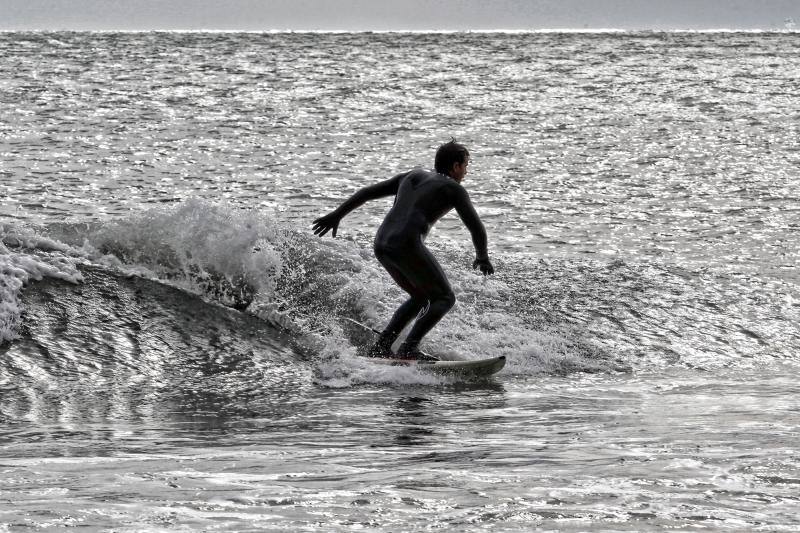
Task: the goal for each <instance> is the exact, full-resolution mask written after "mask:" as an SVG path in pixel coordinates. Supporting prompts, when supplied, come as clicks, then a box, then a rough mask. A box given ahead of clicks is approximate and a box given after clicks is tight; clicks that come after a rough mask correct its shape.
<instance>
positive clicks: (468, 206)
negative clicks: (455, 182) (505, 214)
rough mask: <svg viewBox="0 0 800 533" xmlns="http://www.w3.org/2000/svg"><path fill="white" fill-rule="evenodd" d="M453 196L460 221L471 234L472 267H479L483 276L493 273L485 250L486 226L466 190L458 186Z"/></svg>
mask: <svg viewBox="0 0 800 533" xmlns="http://www.w3.org/2000/svg"><path fill="white" fill-rule="evenodd" d="M454 196H455V198H454V202H453V207H455V208H456V212H457V213H458V216H459V217H461V221H462V222H463V223H464V225H465V226H467V229H468V230H469V232H470V234H471V235H472V244H473V245H474V246H475V261H474V262H473V263H472V268H480V269H481V273H483V275H484V276H486V275H488V274H494V267H493V266H492V263H491V262H490V261H489V252H488V250H487V238H486V228H484V227H483V222H481V219H480V217H479V216H478V213H477V211H475V207H473V205H472V202H471V201H470V199H469V194H468V193H467V190H466V189H464V188H463V187H461V186H458V187H457V188H456V189H455V194H454Z"/></svg>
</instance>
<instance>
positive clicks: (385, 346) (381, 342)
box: [367, 336, 394, 357]
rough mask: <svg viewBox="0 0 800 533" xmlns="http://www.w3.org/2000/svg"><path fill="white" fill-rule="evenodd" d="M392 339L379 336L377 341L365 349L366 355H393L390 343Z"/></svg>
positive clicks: (392, 341)
mask: <svg viewBox="0 0 800 533" xmlns="http://www.w3.org/2000/svg"><path fill="white" fill-rule="evenodd" d="M393 343H394V339H391V338H388V337H383V336H380V337H378V341H377V342H376V343H375V344H373V345H372V347H370V348H369V349H368V350H367V357H394V354H393V353H392V344H393Z"/></svg>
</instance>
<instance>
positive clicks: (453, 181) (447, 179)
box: [313, 139, 494, 359]
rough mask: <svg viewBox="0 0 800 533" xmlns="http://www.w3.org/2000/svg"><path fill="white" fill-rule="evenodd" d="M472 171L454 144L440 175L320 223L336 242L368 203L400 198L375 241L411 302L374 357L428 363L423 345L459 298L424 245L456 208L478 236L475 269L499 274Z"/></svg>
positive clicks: (414, 180) (441, 158) (420, 175)
mask: <svg viewBox="0 0 800 533" xmlns="http://www.w3.org/2000/svg"><path fill="white" fill-rule="evenodd" d="M468 165H469V151H468V150H467V149H466V147H464V146H463V145H461V144H459V143H457V142H456V141H455V139H453V140H452V141H450V142H448V143H445V144H443V145H442V146H440V147H439V149H438V150H437V151H436V158H435V161H434V167H435V169H436V171H435V172H431V171H429V170H424V169H421V168H417V169H414V170H410V171H408V172H405V173H403V174H398V175H397V176H395V177H393V178H391V179H388V180H386V181H382V182H380V183H376V184H374V185H370V186H368V187H364V188H363V189H361V190H359V191H357V192H356V193H355V194H353V195H352V196H351V197H350V198H348V199H347V200H345V202H344V203H342V205H340V206H339V207H338V208H337V209H336V210H334V211H333V212H331V213H329V214H327V215H325V216H323V217H320V218H318V219H316V220H315V221H314V223H313V230H314V234H315V235H319V236H320V237H321V236H323V235H325V234H326V233H327V232H328V231H331V235H332V236H333V237H336V231H337V230H338V228H339V222H340V221H341V220H342V218H344V217H345V215H347V214H348V213H350V212H351V211H353V210H354V209H356V208H357V207H359V206H361V205H362V204H364V203H365V202H367V201H368V200H374V199H376V198H382V197H384V196H392V195H394V197H395V198H394V205H393V206H392V208H391V209H390V210H389V213H387V215H386V218H384V220H383V223H382V224H381V226H380V228H378V233H377V234H376V235H375V245H374V249H375V257H377V258H378V261H380V263H381V265H383V267H384V268H385V269H386V271H387V272H388V273H389V275H390V276H392V279H394V281H395V282H396V283H397V284H398V285H399V286H400V287H401V288H402V289H403V290H404V291H406V292H407V293H408V294H409V296H410V298H409V299H408V300H407V301H406V302H404V303H403V304H402V305H401V306H400V307H399V308H398V309H397V311H395V313H394V315H393V316H392V319H391V320H390V321H389V324H388V325H387V326H386V328H385V329H384V330H383V332H382V333H381V334H380V335H379V336H378V340H377V342H376V343H375V345H374V346H372V348H370V350H369V352H368V355H370V356H372V357H400V358H403V359H425V358H427V356H426V355H425V354H424V353H423V352H421V351H420V350H419V343H420V341H421V340H422V338H423V337H424V336H425V335H426V334H427V333H428V332H429V331H430V330H431V329H432V328H433V327H434V326H435V325H436V324H437V323H438V322H439V320H441V318H442V317H443V316H444V315H445V314H446V313H447V312H448V311H449V310H450V309H451V308H452V307H453V305H454V304H455V301H456V297H455V295H454V294H453V290H452V289H451V288H450V283H449V282H448V281H447V276H445V274H444V271H443V270H442V267H441V266H440V265H439V262H438V261H436V258H434V257H433V255H432V254H431V252H430V251H429V250H428V249H427V248H426V247H425V244H424V240H425V237H426V236H427V234H428V231H429V230H430V228H431V226H432V225H433V224H434V223H435V222H436V221H437V220H439V219H440V218H441V217H442V216H443V215H444V214H445V213H447V212H448V211H450V210H451V209H452V208H455V209H456V212H457V213H458V215H459V217H461V220H462V221H463V222H464V224H465V225H466V226H467V228H468V229H469V231H470V233H471V234H472V243H473V245H474V246H475V255H476V256H475V261H474V262H473V264H472V268H480V271H481V273H482V274H483V275H488V274H493V273H494V267H493V266H492V263H491V262H489V255H488V252H487V249H486V230H485V229H484V227H483V224H482V223H481V219H480V218H479V217H478V213H476V212H475V208H474V207H473V206H472V202H471V201H470V199H469V195H468V194H467V191H466V189H464V187H463V186H462V185H461V181H462V180H463V179H464V177H465V176H466V175H467V166H468ZM415 316H416V317H417V320H416V321H415V322H414V325H413V326H412V328H411V331H410V332H409V333H408V336H407V337H406V339H405V341H404V342H403V343H402V344H401V345H400V347H399V348H398V350H397V353H396V354H392V344H394V342H395V341H396V340H397V338H398V336H399V335H400V332H401V331H403V328H405V327H406V325H408V323H409V322H410V321H411V320H412V319H413V318H414V317H415Z"/></svg>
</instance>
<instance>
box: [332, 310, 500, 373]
mask: <svg viewBox="0 0 800 533" xmlns="http://www.w3.org/2000/svg"><path fill="white" fill-rule="evenodd" d="M345 321H346V322H347V323H348V324H350V325H352V326H356V327H357V329H358V330H360V332H361V333H363V334H368V335H358V337H360V338H359V339H358V340H357V342H358V343H359V344H361V345H365V344H367V343H368V342H370V341H372V342H374V338H375V335H377V334H378V333H379V332H378V331H376V330H374V329H372V328H371V327H369V326H365V325H364V324H362V323H360V322H357V321H355V320H353V319H351V318H345ZM365 337H366V339H369V340H367V341H366V342H365ZM360 357H362V358H363V359H365V360H367V361H369V362H371V363H375V364H380V365H390V366H404V367H411V368H414V369H416V370H419V371H420V372H430V373H433V374H444V375H451V376H458V377H473V378H475V377H486V376H491V375H492V374H495V373H497V372H499V371H500V370H502V368H503V367H504V366H505V365H506V357H505V356H504V355H501V356H498V357H488V358H485V359H470V360H456V359H454V358H447V359H445V358H443V357H444V356H442V357H440V358H439V360H438V361H417V360H415V359H402V358H397V357H367V356H360Z"/></svg>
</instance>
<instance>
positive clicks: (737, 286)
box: [0, 199, 798, 384]
mask: <svg viewBox="0 0 800 533" xmlns="http://www.w3.org/2000/svg"><path fill="white" fill-rule="evenodd" d="M3 242H4V243H5V244H4V246H5V252H6V253H5V254H4V255H2V256H0V257H2V258H3V261H4V265H5V266H4V270H3V271H2V272H3V281H2V286H3V287H4V289H3V290H4V291H5V296H4V302H7V304H5V305H4V308H3V324H4V329H3V332H4V333H3V335H4V339H5V340H7V341H9V340H11V341H13V340H14V339H15V338H16V337H18V336H19V335H20V331H23V332H24V331H26V329H25V324H26V323H31V322H36V321H38V320H41V319H42V316H41V315H39V316H38V317H37V319H36V320H31V319H30V318H29V319H27V320H25V319H23V316H24V315H23V314H22V307H23V306H22V304H21V301H22V300H23V299H24V298H23V297H22V296H21V290H22V286H23V285H24V284H30V283H31V281H32V280H34V279H42V278H45V277H46V278H51V279H52V280H63V281H66V282H70V283H72V284H75V285H76V286H77V287H83V289H81V290H86V289H88V290H92V291H93V290H94V288H93V287H92V285H93V284H94V283H101V284H102V285H104V286H107V285H111V286H112V290H111V292H110V293H99V294H98V295H97V298H98V299H96V300H95V301H94V304H93V305H95V306H96V307H97V309H98V311H97V312H100V313H103V312H104V311H103V310H104V309H107V308H116V307H117V302H118V300H120V299H127V297H124V296H122V295H121V294H117V292H124V291H125V290H126V289H125V285H126V284H127V283H130V281H129V280H130V279H144V280H148V283H150V284H151V285H154V286H162V287H164V288H165V289H164V290H167V288H169V289H170V290H172V291H181V292H182V293H184V294H185V295H186V297H187V298H188V300H187V306H190V305H195V300H194V299H193V298H201V299H202V300H203V301H205V302H207V303H208V304H207V305H211V304H214V305H217V306H218V307H216V308H218V309H220V313H223V315H224V316H227V315H225V313H228V311H227V310H226V309H228V308H232V309H236V310H238V311H241V312H244V313H245V314H246V315H249V316H251V317H254V318H257V319H259V320H260V321H262V322H263V323H264V325H265V327H267V326H269V327H271V328H277V329H279V330H281V331H283V332H284V333H285V334H286V335H287V336H288V338H291V339H292V341H291V342H289V343H288V344H287V348H288V349H293V350H295V351H296V352H297V354H298V357H301V358H302V357H305V358H313V359H316V360H317V361H318V362H319V364H318V370H319V373H320V374H319V375H320V379H322V380H323V381H326V380H328V381H326V382H328V383H330V384H333V383H340V382H341V383H344V384H347V383H351V382H352V380H355V381H356V382H357V381H359V380H367V381H374V380H385V379H389V377H388V376H387V375H386V372H385V371H384V372H379V373H377V374H375V375H369V371H368V370H367V369H365V368H363V366H364V365H359V364H358V363H357V361H358V360H356V359H353V356H354V354H355V347H354V345H353V344H354V342H355V341H354V339H353V338H352V337H351V333H350V332H348V331H347V328H344V327H343V321H342V319H343V318H345V317H348V318H354V319H356V320H359V321H362V322H364V323H366V324H368V325H370V326H373V327H375V328H378V329H380V328H381V327H382V325H383V324H384V323H385V322H386V321H387V320H388V318H389V317H390V316H391V313H392V312H393V310H394V308H395V307H396V306H397V305H399V303H401V302H402V301H403V299H404V294H403V293H402V292H401V291H400V290H399V289H398V288H397V287H396V286H395V285H394V284H393V283H392V281H391V279H390V278H389V276H388V274H386V273H385V272H384V271H383V270H382V268H381V267H380V265H379V264H378V263H377V261H376V260H375V259H374V258H373V257H372V252H371V242H370V240H369V238H368V235H364V234H361V235H360V236H357V237H354V238H346V239H341V238H340V239H319V238H315V237H313V236H310V235H309V234H308V233H307V232H304V231H298V230H296V229H294V228H293V227H292V226H290V225H288V224H286V223H282V222H280V221H279V220H277V219H275V218H274V217H272V216H269V215H266V214H263V213H260V212H258V211H253V210H249V211H246V210H241V209H237V208H233V207H231V206H228V205H225V204H215V203H210V202H207V201H203V200H199V199H194V200H189V201H187V202H184V203H182V204H179V205H176V206H169V207H162V208H155V209H151V210H148V211H144V212H142V213H139V214H135V215H132V216H130V217H128V218H124V219H119V220H115V221H113V222H109V223H103V224H93V225H80V224H79V225H74V224H58V225H55V226H53V227H51V228H49V229H46V230H42V232H41V233H36V232H32V230H30V229H27V230H24V231H15V230H14V229H13V228H12V227H6V229H5V235H4V237H3ZM433 246H434V250H435V253H436V254H437V256H438V257H439V258H440V259H441V261H442V264H443V266H444V268H445V269H446V271H447V272H448V273H449V275H450V277H451V282H452V285H453V288H454V291H455V293H456V297H457V300H458V305H457V306H456V308H455V309H454V310H453V311H452V312H451V313H450V314H448V315H447V316H446V317H445V319H444V320H443V321H442V322H441V323H440V324H439V325H438V326H437V327H436V328H435V330H434V331H433V332H432V333H431V335H430V337H429V338H428V339H427V340H426V345H427V346H429V347H430V349H432V350H433V351H439V352H442V353H444V352H458V353H460V354H461V355H464V356H467V357H479V356H484V355H487V356H488V355H492V356H494V355H505V356H506V357H507V358H508V361H509V364H508V369H507V370H506V372H507V373H511V374H514V373H521V374H530V373H547V374H561V373H571V372H575V371H579V372H614V371H620V370H622V371H627V370H631V369H637V370H647V369H653V368H659V367H663V366H665V365H675V364H677V365H685V366H691V367H702V368H709V369H710V368H715V367H716V368H721V367H727V366H731V365H734V366H736V365H749V364H753V363H754V362H765V361H766V362H768V361H770V360H778V359H780V360H783V359H794V358H795V357H796V353H797V351H796V348H797V346H798V336H797V332H796V331H795V329H794V325H793V323H792V320H791V316H792V315H791V313H792V312H793V311H792V309H791V308H788V309H787V308H786V302H779V301H778V302H776V301H768V300H766V299H765V298H764V294H765V293H766V292H767V291H769V290H774V289H775V287H776V286H775V282H773V285H772V287H770V286H769V285H766V284H763V285H754V284H753V283H752V280H745V279H741V278H738V277H736V276H727V277H726V276H722V275H720V274H711V273H703V272H693V271H690V270H687V269H681V268H677V267H668V268H667V267H659V266H656V265H636V264H627V263H625V262H624V261H620V260H618V261H613V262H611V263H600V262H597V261H592V260H582V261H575V260H572V261H564V260H556V259H549V260H539V261H536V262H531V261H528V260H526V259H524V258H521V259H515V258H514V256H513V255H510V256H507V257H506V258H502V259H500V260H498V274H497V275H496V276H493V277H490V278H482V277H481V276H479V275H477V274H476V273H475V272H474V271H471V270H470V269H469V268H468V265H469V264H470V257H471V256H470V254H469V252H467V251H465V250H463V249H461V248H455V247H453V246H451V245H448V244H434V245H433ZM87 269H90V271H92V272H96V273H97V272H103V273H104V274H103V276H104V277H103V278H102V279H103V280H104V281H102V282H101V281H98V278H97V277H96V276H97V275H99V274H93V277H92V278H90V279H89V280H88V281H87V280H86V279H85V278H84V273H83V272H85V271H86V270H87ZM115 285H119V290H117V289H116V288H114V286H115ZM778 288H779V287H778ZM31 290H32V291H33V292H34V293H35V292H36V290H37V289H36V286H35V285H33V286H31ZM64 290H65V297H66V298H68V297H69V296H68V295H69V294H71V293H70V290H69V289H67V288H65V289H64ZM72 290H74V289H72ZM104 294H105V295H106V296H107V300H104V299H103V296H102V295H104ZM29 305H32V304H29ZM212 308H213V307H212ZM787 311H788V313H787ZM40 312H41V313H45V314H47V311H45V310H41V311H40ZM109 312H110V311H109ZM179 312H180V313H186V312H189V309H183V310H179ZM59 313H62V312H61V311H59ZM114 313H115V314H117V313H122V315H125V314H126V313H125V310H124V308H122V309H119V310H116V311H114ZM140 313H141V310H134V309H131V310H130V314H129V319H130V320H133V321H135V317H137V316H139V314H140ZM56 314H58V313H56ZM781 315H784V316H786V317H787V318H785V319H781V320H774V319H773V320H771V321H770V322H769V323H770V327H769V328H768V329H767V328H765V327H764V324H765V323H767V322H768V317H775V316H781ZM28 316H32V315H28ZM47 320H48V321H51V320H54V317H47ZM86 327H87V331H84V332H82V333H76V335H77V337H80V338H83V337H91V336H92V334H91V332H90V331H89V330H90V329H91V323H87V324H86ZM198 331H202V330H198ZM132 335H133V337H132V338H133V339H135V338H136V335H135V334H132ZM75 342H77V340H76V341H75ZM76 349H77V348H76ZM334 360H335V361H336V362H335V363H333V362H331V361H334ZM343 361H346V363H343ZM343 365H344V366H343ZM368 366H370V365H368ZM392 375H394V374H392ZM341 380H343V381H341Z"/></svg>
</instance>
